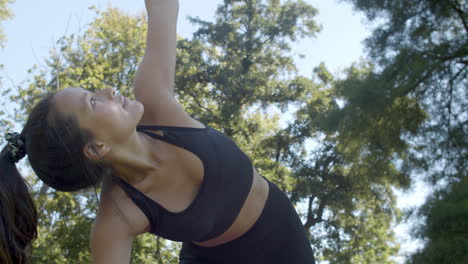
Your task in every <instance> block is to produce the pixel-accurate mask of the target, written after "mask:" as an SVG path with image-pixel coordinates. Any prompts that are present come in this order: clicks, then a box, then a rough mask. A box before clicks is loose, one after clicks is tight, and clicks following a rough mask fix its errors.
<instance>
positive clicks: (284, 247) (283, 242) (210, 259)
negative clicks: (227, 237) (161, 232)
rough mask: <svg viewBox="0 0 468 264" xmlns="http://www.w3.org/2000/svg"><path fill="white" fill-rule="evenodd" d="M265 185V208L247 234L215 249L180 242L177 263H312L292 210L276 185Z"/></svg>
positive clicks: (299, 222) (306, 242)
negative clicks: (266, 196)
mask: <svg viewBox="0 0 468 264" xmlns="http://www.w3.org/2000/svg"><path fill="white" fill-rule="evenodd" d="M268 183H269V185H270V191H269V194H268V199H267V202H266V204H265V208H264V209H263V212H262V214H261V215H260V217H259V219H258V220H257V222H256V223H255V224H254V225H253V227H252V228H251V229H250V230H249V231H247V233H245V234H244V235H242V236H241V237H239V238H238V239H235V240H233V241H231V242H228V243H225V244H222V245H219V246H216V247H200V246H198V245H196V244H194V243H183V245H182V250H181V251H180V264H315V260H314V256H313V252H312V248H311V246H310V243H309V240H308V239H307V235H306V232H305V229H304V227H303V225H302V222H301V220H300V219H299V216H298V215H297V213H296V211H295V209H294V207H293V206H292V204H291V202H290V201H289V199H288V197H287V196H286V195H285V194H284V193H283V192H282V191H281V190H280V189H279V188H278V187H276V185H274V184H273V183H271V182H269V181H268Z"/></svg>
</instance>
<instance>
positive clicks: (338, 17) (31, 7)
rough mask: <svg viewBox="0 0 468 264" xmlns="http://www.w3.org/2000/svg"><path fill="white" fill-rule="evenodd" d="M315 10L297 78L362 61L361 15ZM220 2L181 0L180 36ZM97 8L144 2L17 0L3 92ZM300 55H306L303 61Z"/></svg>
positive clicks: (8, 29) (407, 202) (299, 50)
mask: <svg viewBox="0 0 468 264" xmlns="http://www.w3.org/2000/svg"><path fill="white" fill-rule="evenodd" d="M305 1H306V2H308V3H310V4H312V5H313V6H314V7H316V8H317V9H318V10H319V15H318V16H317V17H316V20H317V22H318V23H319V24H321V26H322V31H321V32H320V33H319V34H318V35H317V37H315V38H312V39H305V40H302V41H301V42H299V43H297V44H295V45H294V47H293V53H294V54H295V55H296V56H295V57H296V64H297V66H298V68H299V71H300V74H301V75H304V76H307V77H309V76H311V74H312V69H313V68H314V67H315V66H317V65H319V63H320V62H324V63H325V64H326V66H327V67H328V68H329V69H330V70H331V71H332V72H333V73H339V72H340V71H341V70H343V69H344V68H346V67H348V66H350V65H351V64H352V63H353V62H357V61H359V60H360V59H363V58H365V50H364V46H363V40H364V39H365V38H366V37H367V36H369V35H370V33H371V31H370V30H371V28H370V26H369V25H367V24H366V23H365V19H364V16H363V15H362V14H359V13H356V12H354V11H353V10H352V8H351V6H350V5H349V4H346V3H343V2H338V1H337V0H327V1H324V0H305ZM220 2H221V0H180V10H179V20H178V34H179V35H181V36H182V37H186V38H190V37H191V34H192V32H193V31H194V30H195V27H194V26H192V25H191V24H190V23H189V22H188V21H187V17H188V16H192V17H199V18H201V19H203V20H208V21H211V20H212V18H213V17H214V13H215V10H216V7H217V5H218V4H219V3H220ZM90 6H96V7H97V8H98V9H100V10H105V9H106V8H107V7H109V6H112V7H117V8H119V9H121V10H125V11H127V12H129V13H130V14H137V13H140V12H144V1H143V0H74V1H71V0H67V1H64V0H40V1H38V0H16V3H14V4H11V5H10V6H9V7H10V8H11V9H12V11H13V13H14V18H13V19H11V20H8V21H4V22H3V23H2V24H3V28H4V30H5V34H6V36H7V42H6V43H5V45H6V47H5V48H4V49H0V64H3V65H4V68H3V70H0V77H1V78H2V83H3V87H2V88H0V89H6V88H8V87H13V86H15V85H18V84H20V83H21V82H23V81H25V80H26V79H27V78H28V75H27V70H28V69H29V68H31V67H32V66H33V65H34V64H37V65H39V66H41V65H44V59H45V58H47V57H48V52H49V50H50V49H51V48H52V47H53V45H54V43H55V42H56V41H57V40H58V39H59V38H60V37H62V36H64V35H69V34H72V33H77V32H78V31H79V30H80V29H83V28H85V27H86V25H87V24H88V23H89V22H91V21H92V19H93V17H94V12H93V11H90V10H89V9H88V8H89V7H90ZM299 54H302V55H305V56H304V57H303V58H302V59H300V58H299V56H298V55H299ZM424 189H427V186H425V185H424V184H423V183H417V184H416V185H415V186H414V188H413V189H412V190H409V191H408V192H401V191H397V194H398V206H399V207H400V208H401V209H407V208H410V207H411V206H418V205H420V204H421V203H422V202H423V201H424V200H425V197H426V195H427V192H424V191H420V190H424ZM410 230H411V226H408V225H399V226H396V228H395V231H396V233H397V236H398V239H399V241H400V243H402V250H401V256H400V257H399V258H398V261H399V262H401V263H402V261H403V260H404V256H405V255H407V254H409V253H411V252H412V251H414V250H415V249H416V248H418V247H419V246H420V245H421V244H420V243H419V242H417V241H414V240H412V239H411V238H410V236H409V231H410Z"/></svg>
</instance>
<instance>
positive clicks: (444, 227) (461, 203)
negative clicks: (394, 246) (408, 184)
mask: <svg viewBox="0 0 468 264" xmlns="http://www.w3.org/2000/svg"><path fill="white" fill-rule="evenodd" d="M463 177H464V178H462V180H461V181H460V182H457V183H454V184H453V185H452V186H450V188H447V189H446V190H442V191H439V192H437V193H436V194H435V195H434V196H432V197H431V199H429V200H428V201H427V203H426V204H425V205H424V207H423V208H422V210H421V212H420V215H421V216H422V217H426V218H427V219H426V224H425V225H424V226H422V227H421V228H420V229H419V230H418V231H419V232H418V236H419V237H421V238H426V245H425V247H424V248H423V249H422V250H420V251H419V252H417V253H416V254H414V255H413V256H412V259H411V260H410V261H409V263H414V264H418V263H427V264H432V263H447V264H458V263H460V264H461V263H466V262H468V192H467V191H466V190H468V177H467V175H466V172H465V175H464V176H463Z"/></svg>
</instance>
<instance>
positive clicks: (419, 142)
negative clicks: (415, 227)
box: [340, 0, 468, 263]
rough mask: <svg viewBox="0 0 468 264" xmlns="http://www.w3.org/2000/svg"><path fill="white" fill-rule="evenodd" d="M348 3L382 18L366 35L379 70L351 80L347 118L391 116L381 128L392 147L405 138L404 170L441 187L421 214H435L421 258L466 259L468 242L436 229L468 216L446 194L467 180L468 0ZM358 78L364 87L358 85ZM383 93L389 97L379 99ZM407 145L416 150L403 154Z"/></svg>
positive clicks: (401, 146)
mask: <svg viewBox="0 0 468 264" xmlns="http://www.w3.org/2000/svg"><path fill="white" fill-rule="evenodd" d="M347 1H348V2H352V3H353V4H354V6H355V8H356V9H357V10H360V11H363V12H364V13H365V14H366V15H367V17H368V19H369V20H371V21H376V22H379V24H378V25H377V26H376V27H375V30H374V32H373V34H372V36H371V37H370V38H368V39H367V41H366V46H367V49H368V51H369V55H370V58H371V59H372V61H373V63H374V64H375V65H376V68H375V69H373V70H372V71H371V72H370V74H368V75H366V76H362V77H361V78H358V79H357V82H356V80H355V79H353V78H351V79H349V78H348V79H346V80H345V81H344V82H343V86H344V87H346V89H350V88H351V89H350V90H349V91H350V93H343V97H344V98H345V99H344V100H346V103H347V104H346V106H345V108H347V111H346V113H347V114H346V115H345V116H344V117H342V118H340V119H341V120H344V119H349V122H350V123H353V124H354V123H356V122H360V121H362V120H363V121H364V122H367V121H368V120H377V119H381V120H382V121H384V123H383V124H388V126H387V125H385V126H384V127H383V128H384V131H379V133H378V134H379V137H383V138H384V139H382V140H385V139H388V142H389V143H391V145H393V142H397V144H396V146H399V149H400V151H399V152H398V153H399V156H398V158H399V159H400V161H399V162H400V164H401V165H400V167H401V168H400V170H401V171H402V172H405V173H408V174H411V173H413V172H415V173H419V174H422V173H423V174H424V175H426V179H427V180H430V181H431V183H432V184H433V185H434V186H435V187H436V189H441V190H439V191H437V192H436V193H435V194H434V195H433V196H432V197H431V198H430V199H429V200H428V201H427V203H426V205H425V206H424V207H423V208H422V209H421V211H420V212H419V214H418V215H419V216H426V218H427V222H426V223H425V224H424V226H423V227H421V228H422V230H425V231H423V232H422V233H421V234H420V236H421V237H423V238H424V237H426V238H427V239H428V241H427V243H426V248H424V249H423V251H422V252H420V253H418V254H416V255H415V256H414V258H413V260H412V261H413V263H464V262H466V256H465V255H463V254H460V253H458V251H460V252H461V251H466V249H467V244H466V241H463V240H459V239H458V238H459V235H457V234H456V233H454V232H449V231H448V230H447V232H445V233H444V234H443V235H442V234H441V235H436V234H433V233H431V232H432V231H435V230H436V228H434V227H435V226H434V224H436V225H439V224H442V220H440V219H439V218H440V217H447V218H446V219H445V220H443V221H445V222H446V223H447V224H448V225H451V224H452V223H453V224H455V223H461V222H463V221H464V222H466V216H464V215H463V212H458V213H457V212H456V210H458V209H459V210H465V211H466V208H465V209H463V208H457V209H455V207H456V206H455V205H451V204H450V202H449V201H446V202H444V201H445V199H449V200H450V199H451V198H443V197H445V196H447V197H452V195H456V194H449V193H450V190H451V189H450V188H449V187H450V186H451V185H452V184H455V185H454V187H453V191H454V192H455V190H458V188H460V187H458V186H460V185H461V184H458V182H459V181H461V182H465V181H466V180H465V179H464V178H466V171H467V170H468V167H467V163H466V161H467V160H468V151H467V150H468V120H467V111H466V109H468V105H467V104H468V98H467V93H466V76H467V73H468V63H467V59H468V38H467V36H468V15H467V9H466V1H459V0H444V1H435V0H430V1H423V0H419V1H390V0H376V1H369V0H347ZM353 83H355V84H357V87H358V89H353V88H352V86H353ZM348 86H349V87H348ZM353 90H356V91H359V90H361V91H360V92H363V93H365V94H366V95H365V96H361V95H359V94H358V93H354V92H353ZM370 90H372V91H373V92H370ZM375 94H381V95H383V96H380V97H379V98H375ZM354 95H358V96H357V97H356V96H354ZM366 96H367V97H370V98H366ZM356 99H357V100H356ZM361 99H362V100H361ZM369 102H370V104H369ZM366 107H370V108H371V109H372V112H373V115H374V117H372V116H371V117H370V118H369V116H366V115H364V118H363V116H362V115H361V114H360V112H361V110H362V109H363V108H366ZM350 113H355V114H354V115H353V114H351V115H350ZM392 116H393V117H392ZM349 127H351V128H352V126H349ZM372 129H374V127H372ZM354 131H355V132H354V133H353V132H352V131H350V132H351V133H353V134H354V135H358V133H357V132H358V130H354ZM385 131H386V133H385ZM359 132H361V131H359ZM371 142H372V141H371ZM382 146H383V150H385V149H388V148H387V147H385V144H382ZM405 148H408V150H407V151H406V152H401V150H404V149H405ZM454 206H455V207H454ZM439 220H440V222H439ZM439 227H441V226H439ZM442 229H443V228H441V229H440V230H442ZM430 230H432V231H430ZM426 231H427V232H426ZM444 231H446V230H444ZM444 231H442V232H444ZM463 232H465V236H466V231H463ZM456 241H457V242H456ZM449 248H451V249H449Z"/></svg>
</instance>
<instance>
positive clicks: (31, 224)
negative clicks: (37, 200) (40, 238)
mask: <svg viewBox="0 0 468 264" xmlns="http://www.w3.org/2000/svg"><path fill="white" fill-rule="evenodd" d="M15 161H16V160H15V158H14V157H12V154H11V150H10V147H9V146H7V147H5V148H4V149H3V150H2V152H1V153H0V263H2V264H26V263H29V259H30V254H31V243H32V242H33V240H34V239H35V238H36V237H37V221H38V215H37V209H36V206H35V205H34V202H33V200H32V197H31V195H30V194H29V191H28V186H27V184H26V182H25V180H24V179H23V178H22V177H21V175H20V173H19V172H18V169H17V168H16V164H15Z"/></svg>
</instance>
